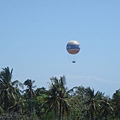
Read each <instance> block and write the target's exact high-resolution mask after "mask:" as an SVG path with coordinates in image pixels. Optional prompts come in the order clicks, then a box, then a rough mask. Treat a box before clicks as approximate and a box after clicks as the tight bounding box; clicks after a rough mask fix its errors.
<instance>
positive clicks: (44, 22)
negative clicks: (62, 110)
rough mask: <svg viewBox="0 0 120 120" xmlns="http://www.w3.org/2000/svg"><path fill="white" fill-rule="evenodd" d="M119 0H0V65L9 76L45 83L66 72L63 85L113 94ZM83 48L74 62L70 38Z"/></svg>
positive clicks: (119, 42)
mask: <svg viewBox="0 0 120 120" xmlns="http://www.w3.org/2000/svg"><path fill="white" fill-rule="evenodd" d="M119 5H120V1H119V0H115V1H113V0H99V1H98V0H84V1H83V0H35V1H33V0H1V1H0V68H1V69H2V68H4V67H6V66H9V67H10V68H13V69H14V72H13V80H15V79H18V80H19V81H21V82H24V81H25V80H26V79H32V80H35V81H36V82H35V84H36V85H37V87H43V86H44V87H46V88H47V87H48V84H47V82H50V78H51V77H55V76H56V77H58V78H59V77H60V76H63V75H65V76H66V82H67V84H66V86H67V87H68V88H69V89H70V88H72V87H74V86H81V85H82V86H84V87H88V86H90V87H91V88H93V89H95V90H96V91H97V90H99V91H101V92H105V94H106V95H112V94H113V93H114V92H115V91H116V90H118V89H119V88H120V7H119ZM73 39H75V40H77V41H79V42H80V47H81V51H80V52H79V54H78V56H77V62H76V64H72V63H71V61H70V60H69V57H70V58H72V59H74V58H73V56H70V55H68V53H67V51H66V44H67V43H68V42H69V41H70V40H73Z"/></svg>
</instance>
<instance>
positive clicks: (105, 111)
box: [100, 97, 113, 120]
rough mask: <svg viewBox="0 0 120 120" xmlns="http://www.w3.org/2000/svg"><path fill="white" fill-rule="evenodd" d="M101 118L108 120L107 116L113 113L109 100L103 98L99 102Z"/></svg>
mask: <svg viewBox="0 0 120 120" xmlns="http://www.w3.org/2000/svg"><path fill="white" fill-rule="evenodd" d="M100 113H101V116H102V117H104V118H105V120H109V116H110V115H112V113H113V107H112V106H111V104H110V100H108V99H107V97H105V98H104V99H103V100H101V110H100Z"/></svg>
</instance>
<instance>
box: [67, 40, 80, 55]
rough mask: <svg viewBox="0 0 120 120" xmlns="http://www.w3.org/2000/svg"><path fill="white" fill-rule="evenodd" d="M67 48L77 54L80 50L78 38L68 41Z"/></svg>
mask: <svg viewBox="0 0 120 120" xmlns="http://www.w3.org/2000/svg"><path fill="white" fill-rule="evenodd" d="M66 49H67V51H68V53H70V54H77V53H78V52H79V51H80V43H79V42H78V41H76V40H72V41H70V42H68V44H67V46H66Z"/></svg>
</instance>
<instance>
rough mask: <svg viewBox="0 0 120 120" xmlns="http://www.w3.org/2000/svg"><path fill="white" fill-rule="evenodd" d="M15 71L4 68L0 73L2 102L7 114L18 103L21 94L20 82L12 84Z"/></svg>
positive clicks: (0, 98)
mask: <svg viewBox="0 0 120 120" xmlns="http://www.w3.org/2000/svg"><path fill="white" fill-rule="evenodd" d="M12 73H13V69H11V70H10V69H9V67H6V68H3V69H2V71H1V72H0V96H1V97H0V101H1V103H0V104H1V105H2V106H3V109H4V110H5V112H9V108H10V107H11V106H13V105H14V104H15V103H16V102H17V98H18V94H20V91H19V88H18V85H22V84H21V83H20V82H19V81H18V80H16V81H13V82H12Z"/></svg>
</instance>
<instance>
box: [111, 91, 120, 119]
mask: <svg viewBox="0 0 120 120" xmlns="http://www.w3.org/2000/svg"><path fill="white" fill-rule="evenodd" d="M112 97H113V98H112V102H113V104H114V111H115V116H116V118H118V119H120V89H119V90H116V92H115V93H114V94H113V96H112Z"/></svg>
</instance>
